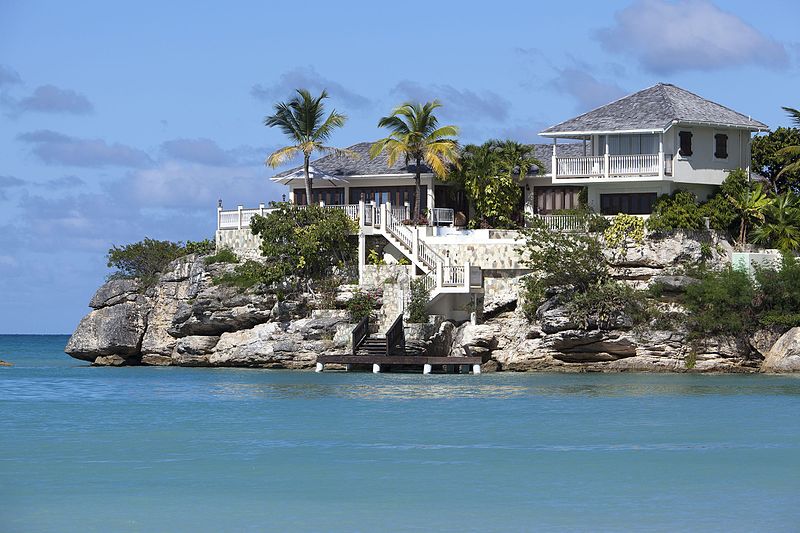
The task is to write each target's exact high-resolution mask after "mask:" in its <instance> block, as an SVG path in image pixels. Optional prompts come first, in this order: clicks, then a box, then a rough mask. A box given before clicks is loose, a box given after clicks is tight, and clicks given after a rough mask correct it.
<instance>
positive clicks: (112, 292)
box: [89, 279, 139, 309]
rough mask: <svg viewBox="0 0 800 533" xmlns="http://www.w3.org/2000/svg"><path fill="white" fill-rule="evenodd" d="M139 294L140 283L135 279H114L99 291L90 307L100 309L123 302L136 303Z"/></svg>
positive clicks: (90, 302) (93, 297)
mask: <svg viewBox="0 0 800 533" xmlns="http://www.w3.org/2000/svg"><path fill="white" fill-rule="evenodd" d="M138 292H139V282H138V281H136V280H135V279H112V280H110V281H108V282H106V283H104V284H103V285H101V286H100V288H99V289H97V292H95V293H94V296H92V299H91V300H90V301H89V307H91V308H93V309H100V308H103V307H110V306H112V305H116V304H119V303H122V302H132V301H135V300H136V298H137V296H138Z"/></svg>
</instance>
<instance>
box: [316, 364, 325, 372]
mask: <svg viewBox="0 0 800 533" xmlns="http://www.w3.org/2000/svg"><path fill="white" fill-rule="evenodd" d="M324 369H325V365H324V364H322V363H317V368H315V369H314V372H322V371H323V370H324Z"/></svg>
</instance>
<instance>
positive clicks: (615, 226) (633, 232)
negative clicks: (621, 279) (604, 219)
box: [603, 213, 644, 255]
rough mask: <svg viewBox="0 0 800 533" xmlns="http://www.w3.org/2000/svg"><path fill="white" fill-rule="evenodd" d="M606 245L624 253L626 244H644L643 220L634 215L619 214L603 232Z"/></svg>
mask: <svg viewBox="0 0 800 533" xmlns="http://www.w3.org/2000/svg"><path fill="white" fill-rule="evenodd" d="M603 237H605V240H606V244H607V245H608V246H609V247H610V248H615V249H617V250H619V251H621V252H622V253H623V255H624V253H625V252H626V251H627V248H628V243H629V242H633V243H635V244H639V245H641V244H642V243H643V242H644V219H643V218H642V217H637V216H636V215H627V214H625V213H620V214H618V215H617V216H615V217H614V219H613V220H612V221H611V225H610V226H608V227H607V228H606V230H605V231H604V232H603Z"/></svg>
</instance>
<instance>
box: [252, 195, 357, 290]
mask: <svg viewBox="0 0 800 533" xmlns="http://www.w3.org/2000/svg"><path fill="white" fill-rule="evenodd" d="M250 229H251V231H252V232H253V235H258V236H259V237H260V238H261V254H262V255H263V256H264V257H265V258H266V259H267V261H266V266H267V268H268V271H267V272H266V273H265V276H264V277H265V279H264V280H263V281H264V282H266V283H274V282H280V281H286V280H288V279H297V280H304V281H309V280H315V279H321V278H325V277H328V276H331V275H332V274H333V273H334V271H336V270H337V269H341V268H344V267H346V266H348V265H350V264H352V263H353V261H354V254H355V250H356V245H355V243H354V241H353V239H349V238H347V235H348V234H351V233H352V232H354V231H355V230H356V228H355V227H354V223H353V221H352V220H351V219H350V218H349V217H348V216H347V214H346V213H345V212H344V210H342V209H325V208H322V207H319V206H313V205H310V206H308V207H307V208H305V209H298V208H297V207H296V206H292V205H290V204H285V203H283V204H277V209H276V210H275V211H273V212H271V213H270V214H268V215H266V216H263V217H261V216H254V217H253V219H252V220H251V222H250Z"/></svg>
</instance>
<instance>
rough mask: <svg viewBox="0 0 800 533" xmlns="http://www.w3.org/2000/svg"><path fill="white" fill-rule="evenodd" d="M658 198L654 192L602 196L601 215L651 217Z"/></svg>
mask: <svg viewBox="0 0 800 533" xmlns="http://www.w3.org/2000/svg"><path fill="white" fill-rule="evenodd" d="M656 198H658V195H657V194H656V193H654V192H635V193H620V194H601V195H600V213H602V214H603V215H616V214H619V213H626V214H628V215H649V214H650V213H652V212H653V204H654V203H655V201H656Z"/></svg>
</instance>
